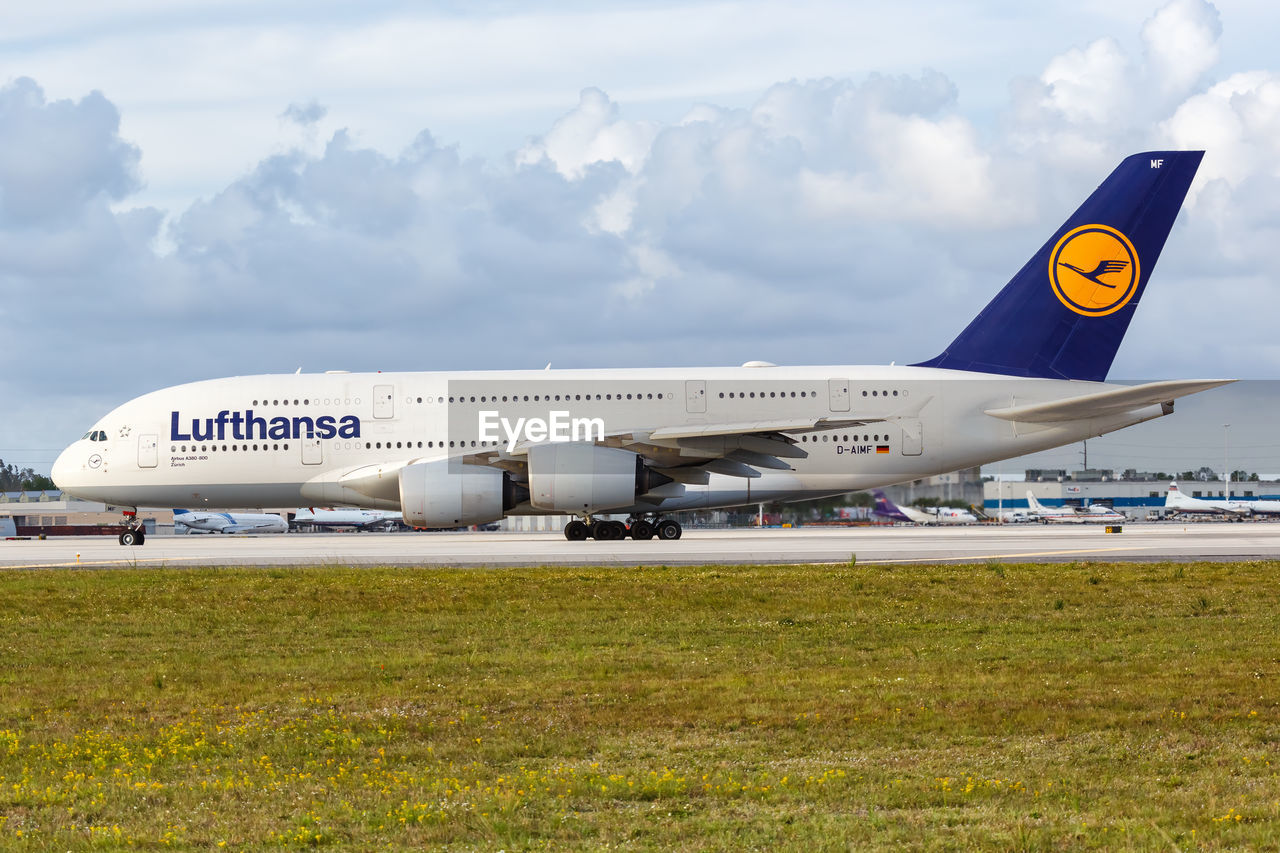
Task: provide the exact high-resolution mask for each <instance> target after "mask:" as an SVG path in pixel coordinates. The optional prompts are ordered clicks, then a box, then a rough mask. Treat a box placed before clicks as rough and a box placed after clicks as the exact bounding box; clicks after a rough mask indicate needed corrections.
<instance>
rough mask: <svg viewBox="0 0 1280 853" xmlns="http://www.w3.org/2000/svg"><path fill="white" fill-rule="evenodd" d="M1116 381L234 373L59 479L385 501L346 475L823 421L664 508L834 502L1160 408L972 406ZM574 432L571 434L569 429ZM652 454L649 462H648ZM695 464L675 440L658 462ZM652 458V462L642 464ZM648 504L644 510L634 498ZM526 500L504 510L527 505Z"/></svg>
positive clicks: (139, 489) (818, 370)
mask: <svg viewBox="0 0 1280 853" xmlns="http://www.w3.org/2000/svg"><path fill="white" fill-rule="evenodd" d="M1122 387H1123V386H1114V385H1107V384H1103V383H1093V382H1080V381H1068V380H1054V379H1022V378H1017V377H1007V376H1000V375H993V374H982V373H971V372H967V371H956V370H945V369H938V368H921V367H899V366H888V367H743V368H700V369H699V368H694V369H652V370H643V369H641V370H559V371H550V370H547V371H492V372H467V373H433V372H424V373H365V374H361V373H339V374H302V375H295V374H285V375H266V376H248V377H235V378H229V379H217V380H209V381H202V382H194V383H190V384H186V385H178V386H175V387H172V388H166V389H163V390H160V391H155V392H152V393H149V394H146V395H144V396H141V397H138V398H136V399H134V400H132V401H130V402H128V403H125V404H124V405H122V406H120V407H118V408H117V409H115V410H114V411H112V412H111V413H109V414H108V415H106V416H105V417H103V418H102V419H101V420H100V421H99V422H98V424H97V426H96V428H95V430H94V431H93V433H92V435H94V436H96V437H97V438H96V440H95V439H94V438H89V437H86V438H84V439H81V440H80V441H77V442H76V443H75V444H73V445H71V447H69V448H68V449H67V450H66V451H65V452H64V453H63V454H62V456H60V457H59V459H58V461H57V463H56V464H55V466H54V472H53V473H54V479H55V481H56V482H57V483H58V484H59V486H61V487H62V488H64V489H65V490H67V491H68V492H71V493H73V494H75V495H78V496H81V497H84V498H88V499H96V500H102V501H105V502H108V503H112V504H117V505H125V506H190V507H199V508H213V507H268V506H271V507H278V506H315V505H335V504H336V505H344V506H364V507H370V508H379V509H399V501H398V498H396V497H395V494H394V489H388V490H387V491H386V492H385V493H383V494H381V495H380V496H378V497H370V494H369V493H370V489H369V488H367V487H365V488H363V489H362V490H360V491H356V490H353V489H351V488H348V487H347V485H344V483H343V482H342V481H343V479H344V478H347V482H350V481H351V478H352V477H363V478H364V480H365V481H366V482H367V480H368V479H369V477H375V478H376V477H378V476H381V473H382V472H383V471H384V469H385V471H386V472H387V476H388V477H394V476H395V474H394V470H395V468H396V467H397V466H401V465H403V464H405V463H406V462H409V461H425V460H435V459H445V458H454V457H465V458H468V459H471V460H475V459H478V458H480V457H483V459H484V460H485V464H490V465H494V464H497V465H499V466H501V464H502V462H503V460H504V459H506V458H513V454H514V456H516V457H518V455H519V453H520V452H521V448H523V447H526V446H528V445H529V444H536V443H538V442H539V441H556V440H560V438H564V439H565V440H573V439H579V440H582V439H583V435H584V434H585V436H586V438H585V440H588V441H591V440H595V439H596V438H597V436H596V434H595V433H596V431H598V430H603V432H604V434H605V436H606V437H607V442H609V443H612V444H614V445H615V446H619V447H623V448H625V447H626V446H627V444H628V442H629V441H637V440H639V438H640V437H643V436H645V435H646V434H647V433H648V432H649V431H652V430H655V429H660V428H670V427H673V426H675V427H680V426H686V425H691V426H696V425H722V424H727V425H743V424H755V423H759V422H765V421H777V420H779V419H783V420H785V419H788V418H792V419H795V418H805V417H823V418H828V419H835V420H840V421H843V422H844V423H845V424H849V423H850V422H853V421H862V423H861V424H859V425H843V426H839V427H836V428H831V429H822V430H819V431H812V432H804V431H798V430H797V431H789V432H787V433H786V434H787V435H789V436H790V437H791V438H793V439H794V440H795V442H796V444H795V447H796V448H798V449H800V450H802V451H804V453H805V458H793V459H787V460H786V462H787V465H788V466H789V470H775V469H769V468H765V469H763V470H761V471H760V474H761V475H760V476H759V477H756V478H747V477H741V476H732V475H729V474H724V473H713V474H711V475H710V477H709V480H708V481H707V482H706V483H705V484H687V485H685V484H668V486H667V487H664V488H666V489H667V492H666V493H665V495H666V496H665V497H664V498H663V499H662V500H661V511H663V512H667V511H674V510H683V509H695V508H704V507H707V508H709V507H726V506H735V505H742V504H750V503H756V502H760V501H771V500H788V499H801V498H808V497H819V496H823V495H837V494H841V493H845V492H849V491H854V490H859V489H866V488H872V487H876V486H883V485H889V484H893V483H899V482H903V481H907V480H913V479H919V478H921V477H924V476H928V475H932V474H940V473H945V472H948V471H954V470H957V469H961V468H966V467H970V466H975V465H981V464H983V463H987V462H991V461H994V460H999V459H1006V458H1010V457H1014V456H1019V455H1022V454H1024V453H1030V452H1033V451H1038V450H1043V449H1046V448H1050V447H1056V446H1059V445H1063V444H1068V443H1071V442H1075V441H1079V440H1081V439H1084V438H1088V437H1092V436H1096V435H1101V434H1103V433H1106V432H1110V431H1112V430H1115V429H1120V428H1122V427H1125V426H1129V425H1131V424H1135V423H1140V422H1142V421H1145V420H1149V419H1151V418H1155V417H1160V416H1161V415H1162V414H1165V413H1166V412H1167V410H1166V409H1162V408H1161V406H1159V405H1149V406H1143V407H1141V408H1138V409H1135V410H1132V411H1126V412H1121V413H1117V414H1106V415H1104V416H1100V417H1093V418H1089V419H1083V420H1071V421H1058V422H1054V423H1050V424H1026V423H1019V422H1014V421H1009V420H1005V419H1001V418H997V417H992V416H991V415H988V414H985V411H986V410H990V409H1005V408H1007V407H1015V406H1026V405H1032V404H1037V403H1046V402H1051V401H1055V400H1062V399H1066V398H1072V397H1078V396H1081V395H1084V394H1089V393H1095V392H1098V391H1105V390H1108V389H1110V388H1122ZM575 431H577V432H576V434H575ZM650 459H651V457H650ZM699 461H701V460H700V459H699V458H698V457H697V455H696V454H692V455H690V454H689V452H688V451H686V450H682V449H680V448H677V447H673V448H672V449H671V450H670V452H669V455H668V457H666V458H663V459H660V460H657V467H668V468H677V467H679V466H683V465H691V464H695V463H697V462H699ZM651 464H653V462H652V461H651ZM637 509H638V510H644V511H652V510H653V504H652V503H648V504H646V505H644V506H641V507H638V508H637ZM537 512H538V510H536V509H534V508H533V507H532V506H530V505H529V504H527V503H526V504H523V505H520V506H516V507H514V508H512V509H511V510H509V512H508V514H533V513H537Z"/></svg>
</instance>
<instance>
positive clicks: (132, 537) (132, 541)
mask: <svg viewBox="0 0 1280 853" xmlns="http://www.w3.org/2000/svg"><path fill="white" fill-rule="evenodd" d="M118 541H119V542H120V544H121V545H128V546H136V545H143V544H145V543H146V541H147V534H146V531H145V530H143V528H142V522H140V521H138V511H137V510H136V509H134V510H128V509H126V510H124V531H123V532H121V534H120V536H119V537H118Z"/></svg>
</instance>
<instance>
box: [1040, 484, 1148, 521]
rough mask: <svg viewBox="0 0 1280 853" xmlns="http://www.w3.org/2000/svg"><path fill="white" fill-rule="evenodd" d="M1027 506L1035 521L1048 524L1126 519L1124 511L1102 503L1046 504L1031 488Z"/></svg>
mask: <svg viewBox="0 0 1280 853" xmlns="http://www.w3.org/2000/svg"><path fill="white" fill-rule="evenodd" d="M1027 507H1028V511H1027V514H1028V515H1029V516H1030V517H1031V519H1032V520H1033V521H1040V522H1044V523H1047V524H1119V523H1120V522H1123V521H1124V520H1125V516H1124V513H1120V512H1116V511H1115V510H1114V509H1112V508H1111V507H1109V506H1103V505H1101V504H1097V505H1090V506H1087V507H1080V508H1076V507H1071V506H1045V505H1044V504H1042V503H1040V501H1039V500H1037V499H1036V496H1035V495H1034V494H1033V493H1032V492H1031V490H1030V489H1027Z"/></svg>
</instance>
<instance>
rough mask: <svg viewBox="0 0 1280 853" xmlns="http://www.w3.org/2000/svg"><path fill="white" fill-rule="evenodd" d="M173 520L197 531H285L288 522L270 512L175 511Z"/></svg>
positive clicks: (287, 527)
mask: <svg viewBox="0 0 1280 853" xmlns="http://www.w3.org/2000/svg"><path fill="white" fill-rule="evenodd" d="M173 522H174V524H176V525H181V526H183V527H186V528H188V530H190V531H191V532H199V533H287V532H288V531H289V524H288V522H286V521H285V520H284V519H283V518H281V517H280V516H278V515H274V514H272V513H257V512H249V513H245V512H182V513H179V512H175V513H174V516H173Z"/></svg>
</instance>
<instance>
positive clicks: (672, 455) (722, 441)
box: [464, 401, 927, 485]
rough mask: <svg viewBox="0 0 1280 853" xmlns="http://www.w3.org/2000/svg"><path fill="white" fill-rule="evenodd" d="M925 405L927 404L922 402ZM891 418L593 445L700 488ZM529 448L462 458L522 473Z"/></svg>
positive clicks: (640, 434)
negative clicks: (831, 433) (825, 435)
mask: <svg viewBox="0 0 1280 853" xmlns="http://www.w3.org/2000/svg"><path fill="white" fill-rule="evenodd" d="M924 402H927V401H924ZM892 419H893V418H892V417H887V416H874V417H839V418H833V417H798V418H780V419H777V420H763V421H741V422H725V423H706V424H684V425H681V426H670V427H658V428H646V429H632V430H620V431H617V432H613V433H609V434H607V435H605V436H604V437H603V438H602V439H597V440H596V441H595V443H596V444H599V445H602V446H605V447H619V448H623V449H626V450H630V451H632V452H633V453H636V454H638V455H640V456H641V457H643V458H644V460H645V462H646V463H647V464H648V465H649V466H650V467H651V468H653V469H655V470H657V471H658V472H660V473H662V474H663V475H665V476H667V477H670V478H671V479H673V480H675V481H676V482H678V483H686V484H690V485H698V484H701V485H705V484H706V483H707V482H708V481H709V479H710V475H711V474H727V475H729V476H734V477H747V478H756V477H759V476H760V471H759V470H758V469H760V468H771V469H775V470H782V471H786V470H790V468H791V465H790V463H788V462H787V461H786V460H787V459H805V458H807V457H808V455H809V453H808V451H806V450H804V449H802V448H801V447H799V446H798V445H797V443H796V440H795V439H794V438H792V437H791V435H792V434H794V433H808V432H820V431H823V430H830V429H841V428H844V427H860V426H865V425H867V424H872V423H882V422H886V421H889V420H892ZM531 446H532V444H531V443H529V442H522V443H520V444H518V445H516V447H515V448H514V449H513V450H511V451H509V452H508V451H507V450H506V448H491V449H486V450H480V451H477V452H474V453H470V454H467V456H466V457H464V461H465V462H467V463H470V464H473V465H489V466H493V467H497V468H503V469H506V470H508V471H511V472H513V473H517V474H519V473H524V470H525V466H526V464H527V462H526V457H527V455H528V452H529V448H530V447H531Z"/></svg>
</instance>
